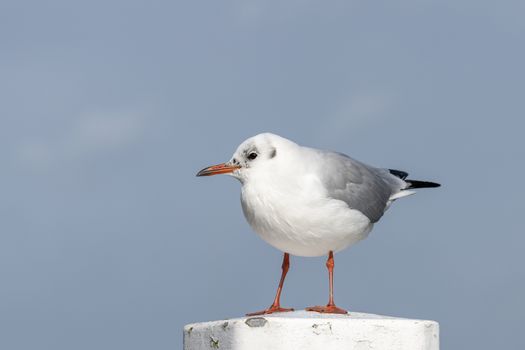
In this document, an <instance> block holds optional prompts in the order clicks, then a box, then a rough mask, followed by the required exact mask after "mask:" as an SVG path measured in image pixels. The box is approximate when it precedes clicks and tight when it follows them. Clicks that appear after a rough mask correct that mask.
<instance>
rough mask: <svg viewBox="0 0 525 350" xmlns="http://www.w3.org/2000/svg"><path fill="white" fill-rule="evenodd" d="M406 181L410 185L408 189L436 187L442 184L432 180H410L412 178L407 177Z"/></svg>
mask: <svg viewBox="0 0 525 350" xmlns="http://www.w3.org/2000/svg"><path fill="white" fill-rule="evenodd" d="M405 181H406V182H407V183H408V185H409V186H408V187H407V189H409V188H435V187H440V186H441V184H438V183H437V182H431V181H418V180H410V179H407V180H405Z"/></svg>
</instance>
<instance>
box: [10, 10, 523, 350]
mask: <svg viewBox="0 0 525 350" xmlns="http://www.w3.org/2000/svg"><path fill="white" fill-rule="evenodd" d="M524 14H525V5H524V4H523V3H522V2H520V1H511V0H507V1H500V2H489V1H430V0H427V1H412V0H402V1H397V2H387V1H380V2H369V1H366V2H365V1H332V2H326V1H325V2H321V1H290V0H286V1H255V0H246V1H241V0H238V1H224V2H216V1H215V2H214V1H200V2H197V1H193V2H190V1H187V2H182V1H181V2H167V1H150V2H145V1H104V2H103V1H91V2H89V3H86V2H71V1H47V2H37V1H27V2H21V1H19V2H14V1H13V2H11V1H3V2H1V3H0V50H1V53H2V54H1V55H0V76H1V82H0V93H1V94H0V95H1V96H2V103H1V104H0V123H1V124H0V146H1V147H0V157H1V159H2V162H3V166H2V175H1V178H2V185H1V188H2V191H1V192H2V199H1V200H0V213H1V217H2V220H1V221H0V232H1V233H0V279H1V281H2V288H0V329H1V331H0V332H1V333H2V335H1V336H0V347H1V348H5V349H34V348H36V347H38V348H40V349H53V350H60V349H93V348H97V349H119V348H122V349H124V348H126V349H144V348H155V349H173V348H177V347H179V346H180V345H181V342H182V338H181V333H182V331H181V328H182V326H183V325H184V324H186V323H190V322H196V321H203V320H212V319H221V318H228V317H235V316H239V315H242V314H244V313H245V312H249V311H255V310H259V309H261V308H263V307H265V306H267V305H268V304H269V303H270V302H271V300H272V298H273V293H274V290H275V286H276V283H277V280H278V277H279V272H280V270H279V269H280V263H281V261H280V259H281V256H280V255H281V253H280V252H278V251H276V250H274V249H273V248H272V247H270V246H268V245H266V244H265V243H264V242H263V241H262V240H260V239H259V238H258V237H257V236H256V235H255V234H254V233H253V232H252V231H251V229H250V228H249V226H248V224H247V223H246V222H245V220H244V218H243V216H242V212H241V208H240V204H239V184H238V183H236V181H234V180H233V179H230V178H225V177H214V178H210V179H202V178H195V177H194V175H195V173H196V171H198V170H199V169H201V168H203V167H204V166H207V165H210V164H215V163H217V162H222V161H225V160H227V159H229V157H230V156H231V154H232V153H233V151H234V150H235V148H236V147H237V145H238V144H239V143H240V142H241V141H243V140H244V139H245V138H247V137H249V136H252V135H254V134H257V133H260V132H264V131H271V132H274V133H278V134H281V135H282V136H285V137H288V138H291V139H293V140H295V141H296V142H298V143H300V144H304V145H309V146H313V147H318V148H324V149H332V150H337V151H341V152H344V153H347V154H349V155H351V156H353V157H355V158H357V159H360V160H362V161H364V162H367V163H369V164H371V165H375V166H383V167H391V168H396V169H403V170H406V171H408V172H410V173H411V175H412V177H414V178H421V179H424V180H426V179H428V180H435V181H438V182H441V183H442V184H443V187H442V188H440V189H437V190H426V191H420V192H419V193H418V194H417V195H416V196H412V197H410V198H407V199H404V200H402V201H401V200H400V201H398V202H396V204H395V205H394V206H392V208H391V209H390V210H389V211H388V213H387V214H386V215H385V216H384V218H383V219H382V220H381V222H380V223H379V224H378V225H376V227H375V229H374V231H373V232H372V234H371V235H370V236H369V238H368V239H367V240H365V241H363V242H362V243H360V244H358V245H356V246H354V247H352V248H350V249H348V250H346V251H344V252H341V253H339V254H337V255H336V275H335V284H336V290H335V291H336V301H337V302H338V304H340V306H342V307H345V308H349V309H350V310H355V311H364V312H373V313H380V314H388V315H395V316H401V317H414V318H424V319H434V320H437V321H439V322H440V325H441V332H442V334H441V341H442V347H443V348H444V349H445V348H446V349H461V348H476V349H493V348H497V347H500V346H501V342H502V339H504V342H505V346H506V347H507V348H523V347H524V346H525V343H524V340H523V337H521V336H520V335H519V334H520V331H521V325H523V324H524V322H525V316H524V315H525V306H524V303H523V295H525V282H524V281H525V278H524V277H525V273H524V270H523V266H524V261H523V253H522V247H523V246H524V243H525V238H524V236H523V228H522V227H521V226H522V225H521V224H520V222H519V218H520V216H521V215H522V211H523V197H524V195H525V191H524V189H523V186H521V185H520V184H521V182H522V174H523V172H524V171H525V166H524V163H523V159H524V149H525V147H524V146H525V145H524V141H523V130H524V129H525V123H524V121H523V116H524V111H525V108H524V105H523V100H524V89H523V82H524V81H525V70H524V68H523V62H525V45H524V44H525V43H524V37H525V22H524V21H523V16H524ZM291 264H292V265H291V270H290V273H289V275H288V279H287V282H286V286H285V289H284V293H283V304H286V306H293V307H296V308H303V307H305V306H310V305H313V304H319V303H322V302H325V300H326V293H327V286H326V272H325V266H324V258H309V259H307V258H293V257H292V261H291Z"/></svg>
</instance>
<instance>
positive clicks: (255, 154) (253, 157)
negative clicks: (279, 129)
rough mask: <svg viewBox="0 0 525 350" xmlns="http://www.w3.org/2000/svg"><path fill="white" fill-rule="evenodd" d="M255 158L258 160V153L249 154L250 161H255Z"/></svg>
mask: <svg viewBox="0 0 525 350" xmlns="http://www.w3.org/2000/svg"><path fill="white" fill-rule="evenodd" d="M255 158H257V153H255V152H252V153H250V154H248V159H249V160H254V159H255Z"/></svg>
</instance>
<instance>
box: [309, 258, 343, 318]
mask: <svg viewBox="0 0 525 350" xmlns="http://www.w3.org/2000/svg"><path fill="white" fill-rule="evenodd" d="M326 267H327V268H328V281H329V283H330V296H329V298H328V304H327V305H326V306H312V307H307V308H306V311H315V312H322V313H327V314H347V313H348V311H346V310H343V309H341V308H338V307H337V306H335V303H334V253H333V252H332V251H330V253H328V260H326Z"/></svg>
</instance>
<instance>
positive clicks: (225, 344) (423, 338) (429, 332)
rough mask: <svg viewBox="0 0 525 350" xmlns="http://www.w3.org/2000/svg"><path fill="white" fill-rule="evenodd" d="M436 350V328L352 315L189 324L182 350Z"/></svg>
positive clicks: (281, 315) (289, 315)
mask: <svg viewBox="0 0 525 350" xmlns="http://www.w3.org/2000/svg"><path fill="white" fill-rule="evenodd" d="M204 349H207V350H209V349H222V350H257V349H269V350H270V349H271V350H294V349H300V350H313V349H326V350H339V349H341V350H342V349H344V350H353V349H356V350H357V349H359V350H368V349H370V350H372V349H373V350H439V324H438V323H437V322H435V321H424V320H411V319H405V318H395V317H388V316H380V315H373V314H364V313H358V312H352V313H350V314H349V315H332V314H319V313H316V312H307V311H295V312H287V313H278V314H272V315H264V316H257V317H241V318H235V319H230V320H222V321H212V322H203V323H194V324H189V325H186V326H185V327H184V350H204Z"/></svg>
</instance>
